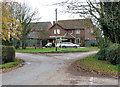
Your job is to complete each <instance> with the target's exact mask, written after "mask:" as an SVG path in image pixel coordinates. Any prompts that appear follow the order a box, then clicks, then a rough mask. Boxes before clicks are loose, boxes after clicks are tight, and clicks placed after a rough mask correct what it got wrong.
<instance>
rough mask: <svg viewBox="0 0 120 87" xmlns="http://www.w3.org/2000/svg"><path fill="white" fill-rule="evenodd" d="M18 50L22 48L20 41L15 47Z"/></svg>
mask: <svg viewBox="0 0 120 87" xmlns="http://www.w3.org/2000/svg"><path fill="white" fill-rule="evenodd" d="M18 48H20V42H19V41H18V42H17V44H16V46H15V49H18Z"/></svg>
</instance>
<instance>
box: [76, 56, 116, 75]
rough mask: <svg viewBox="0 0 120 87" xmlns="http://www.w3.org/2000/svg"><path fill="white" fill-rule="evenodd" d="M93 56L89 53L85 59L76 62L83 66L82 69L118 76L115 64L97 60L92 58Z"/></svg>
mask: <svg viewBox="0 0 120 87" xmlns="http://www.w3.org/2000/svg"><path fill="white" fill-rule="evenodd" d="M94 56H95V55H91V56H88V57H86V58H85V59H81V60H79V61H78V62H77V64H78V65H80V67H82V68H84V70H88V71H91V72H97V73H98V74H102V75H110V76H118V66H117V65H112V64H110V63H109V62H106V61H100V60H97V59H95V58H93V57H94Z"/></svg>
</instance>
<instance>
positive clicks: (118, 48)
mask: <svg viewBox="0 0 120 87" xmlns="http://www.w3.org/2000/svg"><path fill="white" fill-rule="evenodd" d="M95 58H96V59H98V60H105V61H108V62H110V63H111V64H114V65H117V64H120V45H119V44H113V45H111V46H106V47H103V48H102V49H101V50H100V51H99V52H98V53H97V54H96V56H95Z"/></svg>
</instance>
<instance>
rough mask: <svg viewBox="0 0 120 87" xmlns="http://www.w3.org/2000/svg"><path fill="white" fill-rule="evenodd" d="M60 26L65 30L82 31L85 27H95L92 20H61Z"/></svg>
mask: <svg viewBox="0 0 120 87" xmlns="http://www.w3.org/2000/svg"><path fill="white" fill-rule="evenodd" d="M58 24H59V25H60V26H62V27H63V28H64V29H80V28H81V29H82V28H85V27H93V23H92V21H91V19H73V20H59V21H58Z"/></svg>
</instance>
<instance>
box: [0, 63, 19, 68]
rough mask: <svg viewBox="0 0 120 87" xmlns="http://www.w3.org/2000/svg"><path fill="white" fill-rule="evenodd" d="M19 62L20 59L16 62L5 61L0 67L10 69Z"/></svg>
mask: <svg viewBox="0 0 120 87" xmlns="http://www.w3.org/2000/svg"><path fill="white" fill-rule="evenodd" d="M18 64H19V62H18V61H16V62H9V63H5V64H2V65H0V69H8V68H12V67H15V66H17V65H18Z"/></svg>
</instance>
